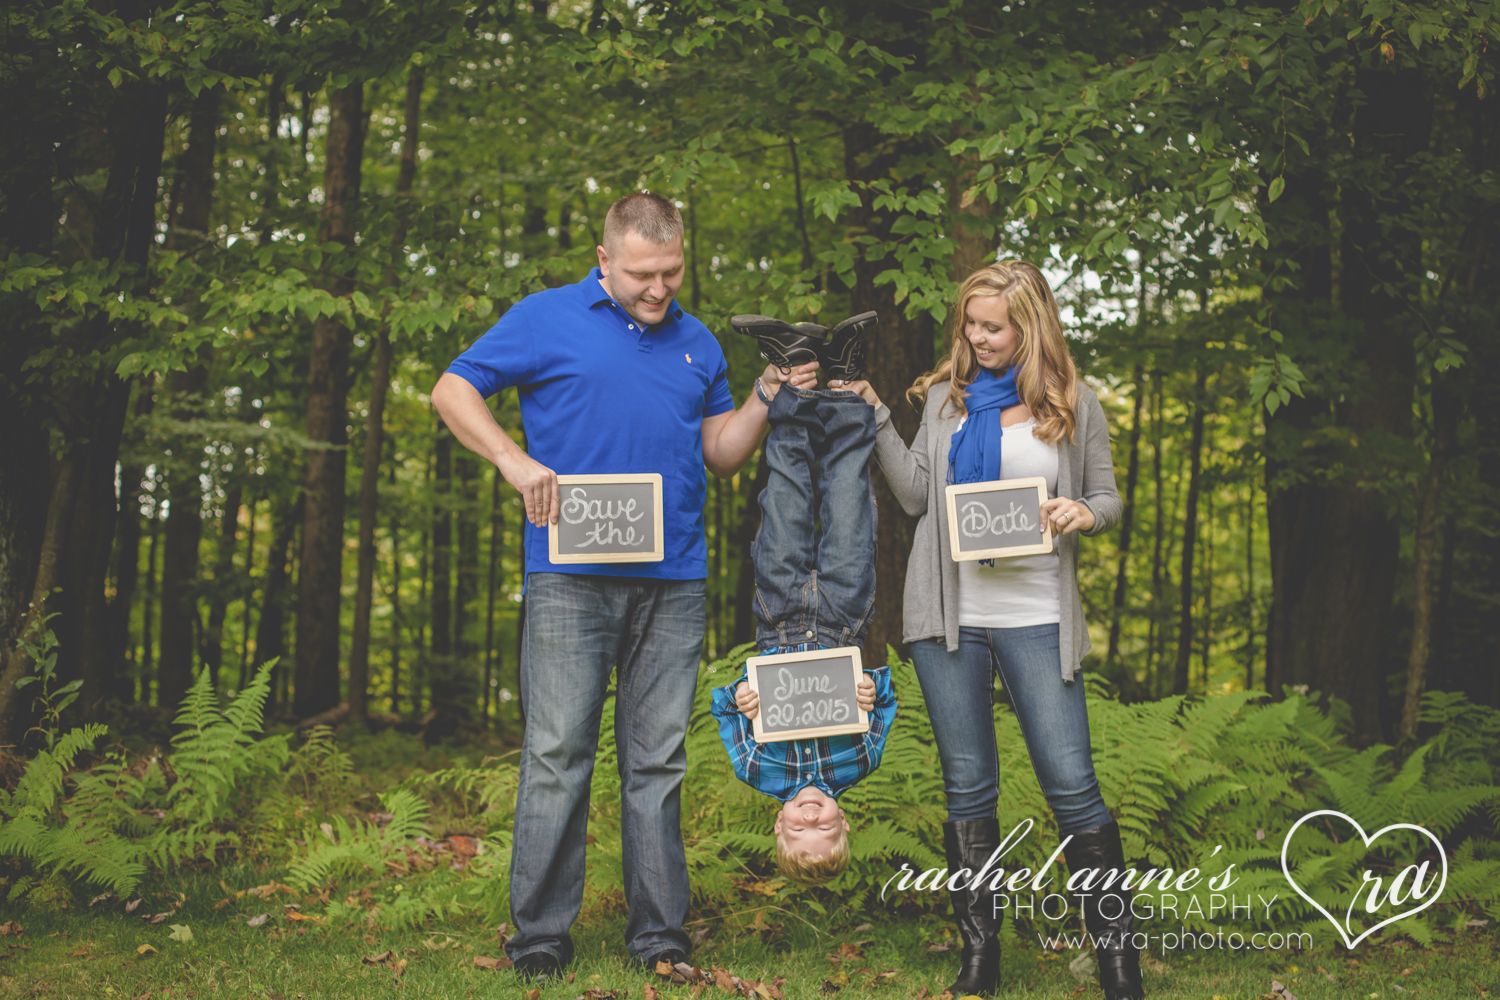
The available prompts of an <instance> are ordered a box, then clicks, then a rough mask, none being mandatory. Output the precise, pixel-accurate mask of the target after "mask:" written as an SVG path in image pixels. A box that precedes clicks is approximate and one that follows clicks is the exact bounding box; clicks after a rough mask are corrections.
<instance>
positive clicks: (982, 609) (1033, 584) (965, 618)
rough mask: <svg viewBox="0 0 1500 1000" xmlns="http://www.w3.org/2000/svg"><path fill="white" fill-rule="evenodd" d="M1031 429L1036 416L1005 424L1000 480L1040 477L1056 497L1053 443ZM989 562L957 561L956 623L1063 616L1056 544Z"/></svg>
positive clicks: (1017, 624)
mask: <svg viewBox="0 0 1500 1000" xmlns="http://www.w3.org/2000/svg"><path fill="white" fill-rule="evenodd" d="M991 419H993V418H991ZM959 426H962V424H960V425H959ZM1035 431H1036V420H1035V419H1032V420H1028V421H1026V422H1025V423H1020V424H1012V425H1011V426H1009V427H1007V428H1005V435H1004V438H1003V439H1002V442H1001V448H1002V449H1003V452H1002V456H1001V460H1000V476H1001V478H1002V479H1025V478H1029V477H1031V476H1041V477H1043V478H1044V479H1046V480H1047V496H1049V497H1055V496H1057V445H1055V444H1046V443H1045V442H1042V441H1038V440H1037V439H1036V434H1035ZM1053 544H1054V545H1055V544H1056V542H1055V540H1054V543H1053ZM993 562H994V565H993V566H983V565H980V564H979V563H978V562H973V561H970V562H961V563H959V564H958V623H959V624H960V625H968V626H970V627H977V628H1025V627H1026V626H1028V625H1054V624H1057V623H1059V622H1060V621H1061V620H1062V595H1061V586H1062V581H1061V574H1060V567H1061V562H1060V560H1059V557H1058V554H1057V549H1056V548H1054V549H1053V550H1052V551H1051V552H1047V553H1044V554H1042V555H1036V556H1014V557H1012V558H1010V559H995V560H993Z"/></svg>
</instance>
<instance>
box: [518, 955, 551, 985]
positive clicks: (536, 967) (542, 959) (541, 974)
mask: <svg viewBox="0 0 1500 1000" xmlns="http://www.w3.org/2000/svg"><path fill="white" fill-rule="evenodd" d="M511 968H512V969H513V970H514V971H515V973H516V975H518V976H520V977H521V978H522V979H524V980H526V981H527V982H534V983H539V982H543V981H545V980H548V979H552V978H554V977H556V976H558V975H560V974H561V973H562V963H561V962H559V961H558V960H557V956H556V955H554V954H552V952H550V951H533V952H528V953H527V954H525V955H522V956H521V957H520V958H518V959H516V961H515V964H513V965H512V966H511Z"/></svg>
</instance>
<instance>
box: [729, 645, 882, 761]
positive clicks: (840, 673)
mask: <svg viewBox="0 0 1500 1000" xmlns="http://www.w3.org/2000/svg"><path fill="white" fill-rule="evenodd" d="M745 672H746V674H748V675H749V681H750V690H752V691H754V692H755V693H756V694H758V695H760V714H758V715H757V716H756V717H755V740H756V742H757V743H779V742H781V741H783V740H801V739H809V738H811V737H814V736H838V735H840V734H841V733H866V732H869V731H870V720H869V718H868V716H867V715H866V713H864V712H863V711H861V710H860V707H859V704H858V702H857V701H856V700H855V690H854V688H855V685H856V684H858V683H859V679H860V678H861V677H863V676H864V668H863V667H862V666H861V664H860V659H859V647H858V646H839V647H837V648H835V649H813V650H809V651H807V652H805V653H777V654H776V655H774V656H752V657H750V659H748V660H746V661H745Z"/></svg>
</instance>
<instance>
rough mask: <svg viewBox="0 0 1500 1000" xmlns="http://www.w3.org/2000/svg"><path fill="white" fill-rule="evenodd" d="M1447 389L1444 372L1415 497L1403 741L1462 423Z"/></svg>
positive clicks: (1415, 701) (1418, 684)
mask: <svg viewBox="0 0 1500 1000" xmlns="http://www.w3.org/2000/svg"><path fill="white" fill-rule="evenodd" d="M1446 389H1447V386H1446V378H1445V377H1444V376H1443V375H1441V374H1436V375H1434V376H1433V380H1432V455H1431V457H1430V458H1429V460H1428V462H1427V475H1426V477H1425V480H1424V482H1423V484H1422V492H1421V495H1420V496H1419V498H1418V500H1417V525H1416V537H1415V538H1414V539H1413V540H1412V621H1411V651H1410V653H1409V654H1408V656H1407V660H1406V698H1405V701H1404V702H1403V703H1402V706H1401V729H1400V734H1401V736H1402V738H1403V739H1411V738H1413V737H1415V736H1416V735H1417V717H1418V715H1419V713H1420V711H1421V708H1422V692H1423V691H1425V690H1426V689H1427V662H1428V657H1429V653H1430V650H1431V648H1432V635H1433V633H1432V624H1433V606H1432V589H1433V587H1432V584H1433V575H1434V574H1433V561H1434V560H1433V556H1434V551H1435V549H1436V548H1437V522H1438V518H1439V516H1440V515H1441V513H1442V490H1443V477H1444V475H1445V473H1446V471H1447V465H1448V452H1449V450H1450V447H1451V442H1452V439H1453V435H1454V431H1455V429H1456V424H1457V422H1458V418H1457V413H1456V412H1455V411H1456V409H1457V406H1456V403H1455V401H1453V400H1452V399H1451V398H1450V396H1449V394H1448V392H1447V391H1446Z"/></svg>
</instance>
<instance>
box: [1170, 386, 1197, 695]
mask: <svg viewBox="0 0 1500 1000" xmlns="http://www.w3.org/2000/svg"><path fill="white" fill-rule="evenodd" d="M1204 380H1205V376H1204V369H1203V368H1202V367H1200V368H1199V369H1198V377H1197V379H1195V380H1194V385H1193V388H1194V393H1193V430H1192V440H1191V441H1190V442H1189V444H1188V460H1189V462H1190V463H1191V467H1190V469H1189V472H1188V490H1187V510H1186V511H1185V512H1184V513H1183V517H1182V568H1181V570H1180V572H1181V574H1182V576H1181V579H1179V580H1178V584H1177V585H1178V611H1177V613H1178V622H1177V662H1176V664H1175V665H1174V669H1173V672H1172V693H1173V694H1187V689H1188V667H1189V666H1190V665H1191V663H1192V657H1193V550H1194V548H1195V543H1196V542H1197V540H1198V489H1199V483H1198V474H1199V471H1200V468H1201V465H1202V458H1203V456H1202V451H1203V411H1204V399H1203V388H1204Z"/></svg>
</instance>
